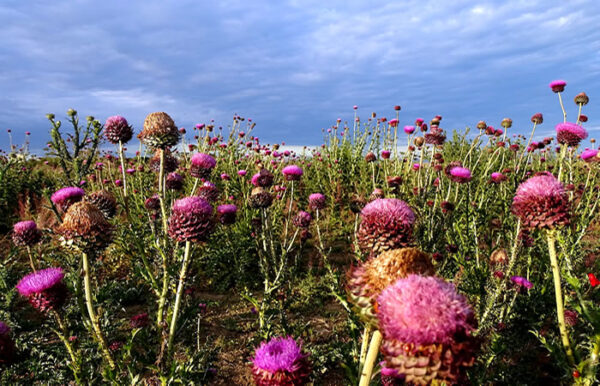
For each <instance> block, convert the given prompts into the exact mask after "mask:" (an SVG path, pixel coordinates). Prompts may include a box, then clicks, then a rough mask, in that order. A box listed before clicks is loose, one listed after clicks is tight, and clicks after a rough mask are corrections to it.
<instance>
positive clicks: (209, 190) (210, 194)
mask: <svg viewBox="0 0 600 386" xmlns="http://www.w3.org/2000/svg"><path fill="white" fill-rule="evenodd" d="M196 195H197V196H198V197H202V198H204V199H205V200H206V201H208V202H214V201H216V200H217V198H219V190H218V189H217V186H216V185H215V184H213V183H212V182H210V181H206V182H204V183H203V184H202V185H200V187H199V188H198V192H196Z"/></svg>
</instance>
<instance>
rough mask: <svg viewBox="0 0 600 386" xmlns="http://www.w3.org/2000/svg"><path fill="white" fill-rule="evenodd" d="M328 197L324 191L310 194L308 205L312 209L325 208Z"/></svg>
mask: <svg viewBox="0 0 600 386" xmlns="http://www.w3.org/2000/svg"><path fill="white" fill-rule="evenodd" d="M326 201H327V199H326V197H325V195H323V194H322V193H313V194H311V195H310V196H308V205H309V206H310V208H311V209H313V210H314V209H324V208H325V205H326Z"/></svg>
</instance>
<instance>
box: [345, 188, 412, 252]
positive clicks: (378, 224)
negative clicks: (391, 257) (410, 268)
mask: <svg viewBox="0 0 600 386" xmlns="http://www.w3.org/2000/svg"><path fill="white" fill-rule="evenodd" d="M414 223H415V213H414V212H413V210H412V209H411V208H410V206H409V205H408V204H407V203H405V202H404V201H401V200H398V199H396V198H379V199H376V200H374V201H371V202H370V203H369V204H367V205H366V206H365V207H364V208H363V209H362V211H361V223H360V226H359V228H358V233H357V236H358V241H359V245H360V247H361V249H362V250H363V251H366V252H369V253H370V254H372V255H378V254H380V253H381V252H384V251H386V250H388V249H395V248H401V247H405V246H409V245H410V244H411V242H412V227H413V225H414Z"/></svg>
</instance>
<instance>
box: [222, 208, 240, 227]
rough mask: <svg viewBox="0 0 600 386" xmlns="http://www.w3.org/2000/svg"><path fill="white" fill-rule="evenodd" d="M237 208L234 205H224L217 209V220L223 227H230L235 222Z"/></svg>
mask: <svg viewBox="0 0 600 386" xmlns="http://www.w3.org/2000/svg"><path fill="white" fill-rule="evenodd" d="M236 214H237V206H235V205H234V204H224V205H219V206H218V207H217V218H218V219H219V222H220V223H221V224H224V225H230V224H233V223H234V222H235V217H236Z"/></svg>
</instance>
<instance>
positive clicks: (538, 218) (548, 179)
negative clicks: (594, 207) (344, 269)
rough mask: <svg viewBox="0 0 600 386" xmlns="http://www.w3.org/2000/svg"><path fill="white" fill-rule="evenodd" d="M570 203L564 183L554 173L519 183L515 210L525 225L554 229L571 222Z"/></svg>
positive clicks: (514, 212)
mask: <svg viewBox="0 0 600 386" xmlns="http://www.w3.org/2000/svg"><path fill="white" fill-rule="evenodd" d="M569 211H570V203H569V198H568V196H567V193H566V191H565V188H564V186H563V185H562V184H561V183H560V181H558V180H557V179H556V178H555V177H554V176H553V175H552V174H550V173H547V174H542V175H538V176H534V177H531V178H529V179H528V180H526V181H525V182H523V183H522V184H521V185H519V187H518V189H517V193H516V194H515V197H514V198H513V204H512V212H513V214H515V215H516V216H517V217H519V218H520V219H521V222H522V223H523V226H524V227H525V228H546V229H552V228H554V227H557V226H561V225H566V224H568V223H569Z"/></svg>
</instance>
